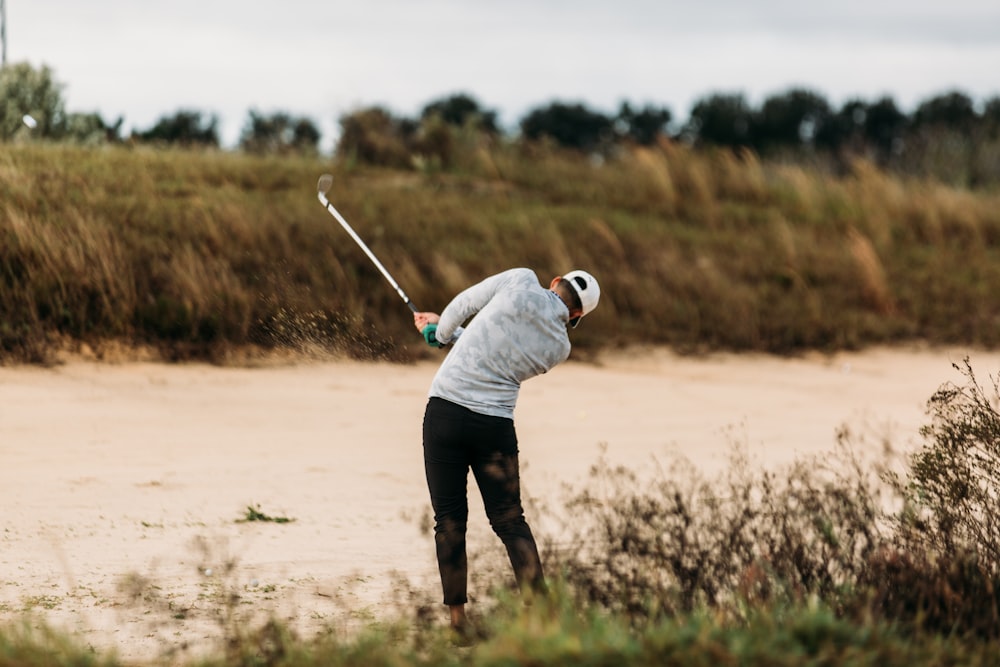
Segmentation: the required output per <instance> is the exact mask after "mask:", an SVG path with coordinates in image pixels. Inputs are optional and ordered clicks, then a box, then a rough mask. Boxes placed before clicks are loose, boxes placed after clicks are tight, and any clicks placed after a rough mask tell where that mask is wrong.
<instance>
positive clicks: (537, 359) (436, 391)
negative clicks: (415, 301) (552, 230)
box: [430, 269, 570, 419]
mask: <svg viewBox="0 0 1000 667" xmlns="http://www.w3.org/2000/svg"><path fill="white" fill-rule="evenodd" d="M473 315H475V318H474V319H473V320H472V321H471V322H470V323H469V325H468V326H467V327H465V328H464V329H463V328H462V326H461V325H462V324H463V323H464V322H465V321H466V320H468V319H469V318H470V317H472V316H473ZM568 320H569V309H567V308H566V304H564V303H563V302H562V299H560V298H559V296H558V295H556V294H555V293H553V292H551V291H550V290H548V289H546V288H545V287H542V286H541V285H540V284H539V283H538V278H537V277H536V276H535V272H534V271H532V270H531V269H510V270H509V271H504V272H503V273H498V274H496V275H495V276H491V277H489V278H487V279H486V280H483V281H482V282H480V283H478V284H476V285H473V286H472V287H469V288H468V289H466V290H465V291H463V292H462V293H460V294H459V295H458V296H456V297H455V298H454V299H452V301H451V303H449V304H448V306H447V307H446V308H445V309H444V311H442V312H441V321H440V322H438V328H437V339H438V341H440V342H441V343H444V344H449V345H452V347H451V350H450V351H449V352H448V356H447V357H445V360H444V362H443V363H442V364H441V367H440V368H439V369H438V372H437V375H435V376H434V381H433V382H432V383H431V389H430V396H437V397H439V398H443V399H445V400H448V401H451V402H452V403H457V404H459V405H462V406H465V407H467V408H469V409H470V410H472V411H473V412H478V413H480V414H484V415H494V416H497V417H507V418H510V419H513V417H514V405H515V404H516V403H517V395H518V392H519V391H520V389H521V383H522V382H524V381H525V380H527V379H528V378H532V377H535V376H536V375H539V374H541V373H545V372H547V371H548V370H549V369H550V368H552V367H553V366H555V365H556V364H559V363H560V362H563V361H565V360H566V359H567V357H569V352H570V343H569V335H568V334H567V331H566V322H567V321H568Z"/></svg>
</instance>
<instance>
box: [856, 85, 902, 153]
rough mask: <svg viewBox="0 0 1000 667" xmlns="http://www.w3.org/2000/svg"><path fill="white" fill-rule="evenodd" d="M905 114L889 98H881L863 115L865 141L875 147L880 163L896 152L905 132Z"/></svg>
mask: <svg viewBox="0 0 1000 667" xmlns="http://www.w3.org/2000/svg"><path fill="white" fill-rule="evenodd" d="M906 122H907V118H906V114H904V113H903V112H902V111H900V110H899V108H898V107H897V106H896V102H895V101H894V100H893V99H892V98H891V97H882V98H881V99H879V100H877V101H876V102H875V103H873V104H871V105H869V106H868V109H867V110H866V113H865V121H864V130H865V139H866V140H867V142H868V143H869V145H872V146H874V147H875V149H876V151H877V153H878V155H879V158H880V159H881V160H882V161H885V160H888V159H889V158H890V157H891V156H892V155H893V153H894V152H896V151H898V149H899V146H900V142H901V141H902V140H903V134H904V132H905V131H906Z"/></svg>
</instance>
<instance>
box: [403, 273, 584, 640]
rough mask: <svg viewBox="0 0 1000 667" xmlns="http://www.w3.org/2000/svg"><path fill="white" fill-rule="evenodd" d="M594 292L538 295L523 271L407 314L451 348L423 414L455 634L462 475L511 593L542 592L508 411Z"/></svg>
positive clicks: (559, 286) (571, 286)
mask: <svg viewBox="0 0 1000 667" xmlns="http://www.w3.org/2000/svg"><path fill="white" fill-rule="evenodd" d="M600 294H601V289H600V287H599V286H598V284H597V281H596V280H595V279H594V277H593V276H592V275H590V274H589V273H587V272H586V271H571V272H570V273H567V274H566V275H564V276H557V277H555V278H553V279H552V282H551V283H550V284H549V287H548V289H546V288H544V287H542V285H540V284H539V282H538V278H537V277H536V276H535V273H534V271H532V270H531V269H511V270H509V271H504V272H503V273H499V274H497V275H494V276H491V277H489V278H487V279H485V280H483V281H482V282H480V283H478V284H476V285H473V286H472V287H469V288H468V289H466V290H465V291H463V292H461V293H460V294H459V295H458V296H456V297H455V298H454V299H453V300H452V301H451V303H449V304H448V305H447V307H445V309H444V311H442V312H441V314H440V316H439V315H438V314H436V313H414V316H413V322H414V324H415V325H416V327H417V330H419V331H420V332H421V333H422V334H423V335H424V338H425V339H426V340H427V342H428V343H429V344H431V345H434V346H438V347H443V346H447V347H449V348H450V349H449V352H448V356H447V357H446V358H445V360H444V362H443V363H442V364H441V367H440V369H438V372H437V374H436V375H435V376H434V381H433V382H432V383H431V388H430V392H429V399H428V402H427V408H426V411H425V413H424V427H423V430H424V433H423V439H424V469H425V472H426V474H427V486H428V488H429V490H430V495H431V505H432V507H433V508H434V541H435V545H436V548H437V560H438V568H439V570H440V572H441V586H442V588H443V590H444V604H446V605H448V607H449V608H450V611H451V625H452V627H453V628H454V629H455V630H456V631H457V632H458V633H459V634H460V635H465V634H466V633H467V632H468V631H469V626H468V622H467V619H466V615H465V604H466V602H468V598H467V594H466V586H467V561H466V554H465V529H466V522H467V520H468V516H469V506H468V500H467V495H466V480H467V478H468V471H469V469H470V468H471V469H472V474H473V475H474V476H475V479H476V483H477V485H478V486H479V492H480V493H481V494H482V497H483V505H484V507H485V509H486V515H487V517H488V518H489V521H490V526H491V527H492V528H493V531H494V532H495V533H496V534H497V536H498V537H499V538H500V540H501V541H502V542H503V544H504V546H505V547H506V549H507V554H508V556H509V557H510V564H511V565H512V566H513V568H514V576H515V579H516V580H517V584H518V586H519V587H520V588H521V590H522V592H525V593H527V594H529V595H530V594H532V593H537V592H540V591H544V590H545V580H544V578H543V576H542V564H541V561H540V560H539V558H538V548H537V547H536V545H535V539H534V537H533V536H532V534H531V529H530V528H529V527H528V524H527V522H526V521H525V520H524V510H523V509H522V507H521V490H520V481H519V473H518V459H517V451H518V450H517V436H516V434H515V432H514V406H515V404H516V403H517V395H518V392H519V390H520V388H521V383H522V382H524V381H525V380H527V379H528V378H532V377H534V376H536V375H539V374H541V373H545V372H547V371H548V370H549V369H550V368H552V367H553V366H555V365H556V364H558V363H560V362H562V361H565V360H566V358H567V357H569V352H570V342H569V335H568V332H567V330H566V325H567V324H569V325H570V326H572V327H574V328H575V327H576V325H577V324H578V323H579V322H580V318H582V317H583V316H584V315H587V314H588V313H590V312H591V311H592V310H594V308H596V307H597V301H598V299H599V298H600ZM473 316H475V318H474V319H472V321H471V322H469V323H468V325H467V326H465V328H463V327H462V325H463V324H465V323H466V321H467V320H469V318H471V317H473Z"/></svg>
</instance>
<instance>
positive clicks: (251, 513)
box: [236, 505, 295, 523]
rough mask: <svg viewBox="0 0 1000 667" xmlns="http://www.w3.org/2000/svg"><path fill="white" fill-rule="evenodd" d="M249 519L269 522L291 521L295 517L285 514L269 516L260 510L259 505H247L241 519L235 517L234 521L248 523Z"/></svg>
mask: <svg viewBox="0 0 1000 667" xmlns="http://www.w3.org/2000/svg"><path fill="white" fill-rule="evenodd" d="M251 521H269V522H271V523H291V522H293V521H295V519H290V518H288V517H286V516H270V515H268V514H265V513H264V512H262V511H261V509H260V505H247V509H246V514H244V516H243V518H242V519H237V520H236V523H248V522H251Z"/></svg>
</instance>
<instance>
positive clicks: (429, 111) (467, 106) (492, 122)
mask: <svg viewBox="0 0 1000 667" xmlns="http://www.w3.org/2000/svg"><path fill="white" fill-rule="evenodd" d="M435 116H437V117H439V118H440V119H441V120H442V121H444V122H445V123H446V124H448V125H454V126H457V127H464V126H465V125H467V124H469V123H472V124H473V125H474V126H475V127H476V128H477V129H480V130H482V131H484V132H487V133H488V134H499V132H500V129H499V127H498V126H497V114H496V112H495V111H490V110H487V109H484V108H482V107H481V106H479V102H477V101H476V100H475V98H473V97H470V96H469V95H466V94H464V93H459V94H457V95H451V96H450V97H444V98H441V99H439V100H435V101H433V102H430V103H429V104H427V106H425V107H424V108H423V111H421V112H420V120H421V121H427V120H429V119H431V118H432V117H435Z"/></svg>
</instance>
